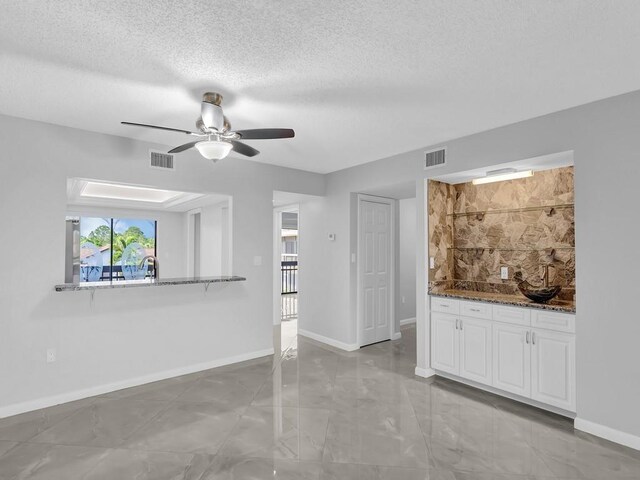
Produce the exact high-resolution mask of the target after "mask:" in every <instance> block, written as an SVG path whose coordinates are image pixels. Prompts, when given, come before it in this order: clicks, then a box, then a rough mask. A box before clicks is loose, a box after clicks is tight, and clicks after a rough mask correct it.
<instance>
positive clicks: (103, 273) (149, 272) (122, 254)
mask: <svg viewBox="0 0 640 480" xmlns="http://www.w3.org/2000/svg"><path fill="white" fill-rule="evenodd" d="M157 226H158V222H156V221H155V220H140V219H126V218H101V217H80V221H79V233H80V272H79V274H80V282H97V281H110V280H123V279H124V280H134V279H143V278H146V277H155V276H156V271H155V267H156V264H155V262H149V259H150V258H151V257H156V256H157V251H156V234H157Z"/></svg>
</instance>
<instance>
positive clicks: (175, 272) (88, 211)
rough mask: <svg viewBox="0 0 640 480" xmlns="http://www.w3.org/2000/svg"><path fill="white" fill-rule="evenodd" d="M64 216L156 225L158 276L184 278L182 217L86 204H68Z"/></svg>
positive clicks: (184, 223) (185, 267) (185, 265)
mask: <svg viewBox="0 0 640 480" xmlns="http://www.w3.org/2000/svg"><path fill="white" fill-rule="evenodd" d="M67 213H68V214H69V215H72V216H84V217H105V218H108V217H113V218H139V219H145V220H146V219H148V220H156V221H157V222H158V224H157V229H158V231H157V238H156V245H157V254H158V260H159V261H160V274H161V275H162V277H163V278H172V277H173V278H175V277H185V276H187V252H186V248H187V244H186V242H187V238H186V228H187V227H186V217H185V214H183V213H178V212H163V211H159V210H138V209H135V210H133V209H122V208H111V207H93V206H87V205H69V206H68V207H67Z"/></svg>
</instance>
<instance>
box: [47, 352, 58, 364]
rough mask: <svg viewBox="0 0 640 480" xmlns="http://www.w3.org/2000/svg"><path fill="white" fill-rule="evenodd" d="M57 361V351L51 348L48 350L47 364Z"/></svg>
mask: <svg viewBox="0 0 640 480" xmlns="http://www.w3.org/2000/svg"><path fill="white" fill-rule="evenodd" d="M55 361H56V349H55V348H49V349H47V363H53V362H55Z"/></svg>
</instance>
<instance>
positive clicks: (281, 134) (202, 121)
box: [121, 92, 295, 162]
mask: <svg viewBox="0 0 640 480" xmlns="http://www.w3.org/2000/svg"><path fill="white" fill-rule="evenodd" d="M221 103H222V95H220V94H219V93H215V92H207V93H205V94H204V95H202V103H201V107H200V117H199V118H198V120H196V129H197V130H198V131H197V132H191V131H189V130H182V129H180V128H171V127H161V126H159V125H148V124H145V123H133V122H121V123H122V124H123V125H132V126H134V127H146V128H155V129H158V130H167V131H169V132H178V133H186V134H187V135H192V136H194V137H199V139H198V140H196V141H193V142H189V143H185V144H184V145H180V146H178V147H176V148H173V149H171V150H169V152H168V153H180V152H184V151H185V150H189V149H190V148H193V147H195V148H196V149H197V150H198V151H199V152H200V154H201V155H202V156H203V157H204V158H207V159H209V160H213V161H214V162H217V161H218V160H220V159H222V158H224V157H226V156H227V155H229V152H231V150H233V151H234V152H237V153H239V154H241V155H245V156H247V157H254V156H256V155H258V154H259V153H260V152H259V151H258V150H256V149H255V148H253V147H250V146H249V145H247V144H246V143H242V142H240V140H267V139H272V138H292V137H293V136H295V132H294V131H293V130H291V129H290V128H255V129H250V130H235V131H234V130H231V124H230V123H229V120H227V117H225V116H224V114H223V113H222V107H221V106H220V104H221Z"/></svg>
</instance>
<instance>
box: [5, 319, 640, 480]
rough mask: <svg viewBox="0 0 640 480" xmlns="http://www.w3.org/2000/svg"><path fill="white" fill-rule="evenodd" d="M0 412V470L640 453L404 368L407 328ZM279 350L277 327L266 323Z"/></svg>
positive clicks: (552, 471) (466, 465)
mask: <svg viewBox="0 0 640 480" xmlns="http://www.w3.org/2000/svg"><path fill="white" fill-rule="evenodd" d="M402 334H403V336H402V339H401V340H398V341H394V342H386V343H382V344H377V345H373V346H370V347H366V348H363V349H361V350H359V351H357V352H351V353H347V352H341V351H338V350H334V349H332V348H330V347H327V346H324V345H321V344H318V343H315V342H313V341H311V340H308V339H305V338H303V337H299V338H298V339H297V342H290V338H288V337H287V336H286V335H285V338H286V339H285V342H290V343H289V345H290V346H289V347H288V348H285V350H284V351H283V352H282V353H280V354H279V355H276V356H272V357H266V358H262V359H258V360H254V361H250V362H245V363H242V364H235V365H230V366H226V367H222V368H217V369H213V370H208V371H205V372H201V373H198V374H194V375H187V376H184V377H180V378H174V379H170V380H165V381H162V382H157V383H153V384H149V385H144V386H141V387H136V388H131V389H127V390H121V391H118V392H114V393H111V394H108V395H104V396H101V397H96V398H91V399H87V400H83V401H79V402H74V403H71V404H66V405H60V406H56V407H53V408H49V409H45V410H42V411H38V412H31V413H27V414H24V415H19V416H15V417H11V418H6V419H2V420H0V480H14V479H25V480H26V479H29V480H32V479H46V480H57V479H64V480H74V479H83V480H84V479H92V480H93V479H109V480H112V479H113V480H115V479H118V480H119V479H137V480H149V479H158V480H160V479H162V480H165V479H172V480H178V479H182V480H185V479H188V480H214V479H226V480H234V479H235V480H238V479H276V480H282V479H313V480H328V479H361V480H364V479H373V480H376V479H377V480H398V479H411V480H418V479H419V480H427V479H432V480H433V479H438V480H534V479H549V480H550V479H590V480H610V479H611V480H615V479H626V480H631V479H635V480H638V479H640V454H639V453H638V452H635V451H632V450H629V449H625V448H623V447H619V446H616V445H614V444H611V443H608V442H606V441H602V440H599V439H596V438H595V437H591V436H589V435H586V434H582V433H579V432H576V431H574V430H573V428H572V426H571V423H570V422H569V421H567V420H565V419H563V418H561V417H557V416H555V415H551V414H548V413H545V412H543V411H540V410H537V409H534V408H530V407H527V406H524V405H521V404H518V403H515V402H512V401H510V400H506V399H503V398H501V397H497V396H494V395H490V394H487V393H484V392H481V391H479V390H475V389H472V388H468V387H465V386H462V385H459V384H456V383H454V382H451V381H447V380H443V379H439V378H435V379H430V380H423V379H419V378H416V377H414V375H413V369H414V365H415V329H414V328H413V327H412V326H408V327H405V328H403V331H402ZM275 339H276V341H275V343H276V350H275V351H276V352H281V346H280V331H279V330H278V329H276V332H275Z"/></svg>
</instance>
